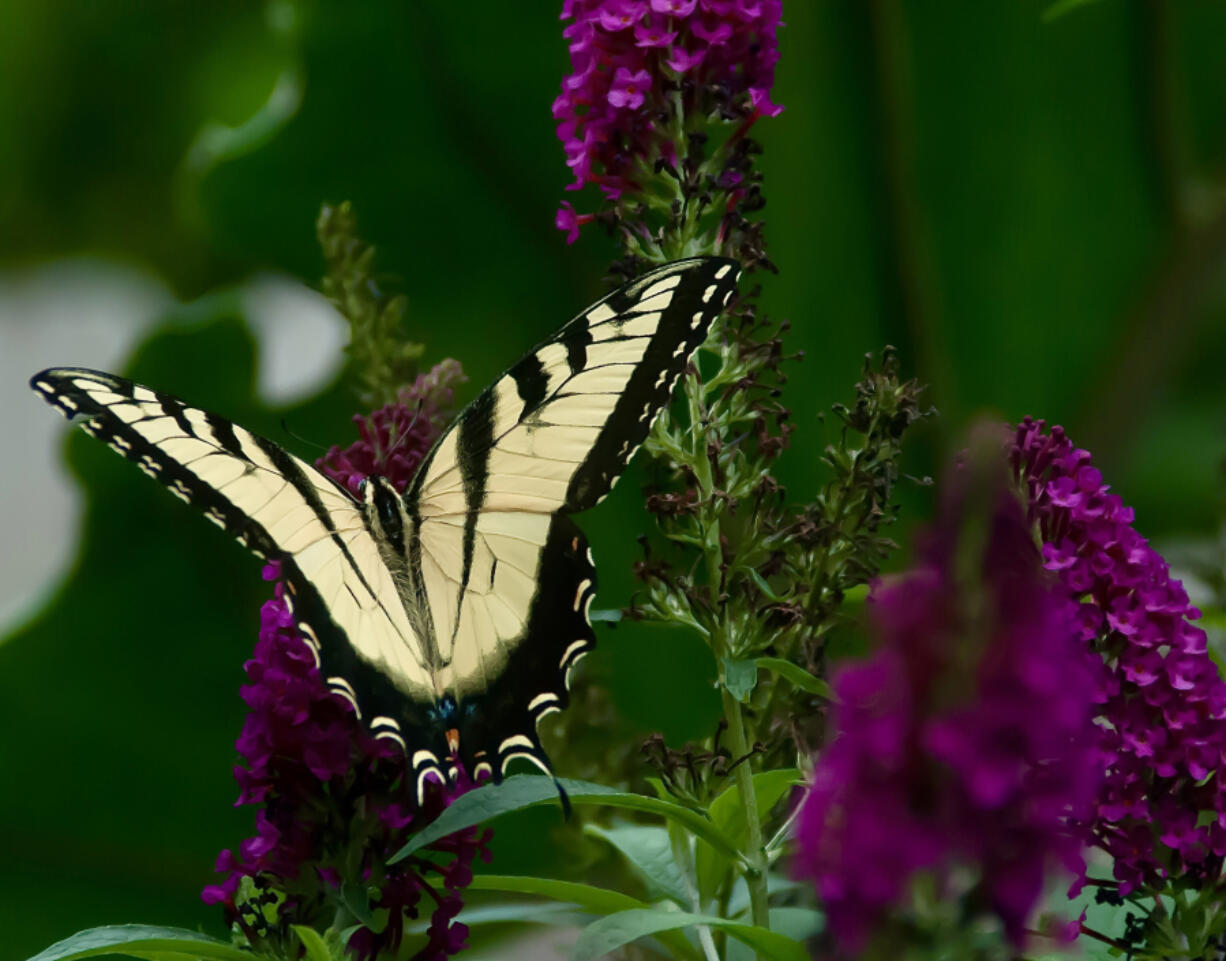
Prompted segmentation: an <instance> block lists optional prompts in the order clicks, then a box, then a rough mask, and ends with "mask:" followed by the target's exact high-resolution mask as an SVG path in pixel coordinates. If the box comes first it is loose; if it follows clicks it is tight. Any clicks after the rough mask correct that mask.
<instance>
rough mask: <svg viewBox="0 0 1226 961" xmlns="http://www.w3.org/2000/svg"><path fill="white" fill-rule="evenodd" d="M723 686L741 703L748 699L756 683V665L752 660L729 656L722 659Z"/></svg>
mask: <svg viewBox="0 0 1226 961" xmlns="http://www.w3.org/2000/svg"><path fill="white" fill-rule="evenodd" d="M723 664H724V687H726V688H728V692H729V693H730V694H731V695H732V696H733V697H735V698H736V699H737V700H738V701H740V702H741V703H744V702H745V701H748V700H749V695H750V694H752V693H753V689H754V685H755V684H757V683H758V665H757V663H755V662H754V661H739V660H734V659H733V658H731V657H725V658H724V659H723Z"/></svg>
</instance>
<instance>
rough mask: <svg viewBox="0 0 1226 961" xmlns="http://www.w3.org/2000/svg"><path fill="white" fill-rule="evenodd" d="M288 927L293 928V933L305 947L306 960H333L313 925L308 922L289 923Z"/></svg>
mask: <svg viewBox="0 0 1226 961" xmlns="http://www.w3.org/2000/svg"><path fill="white" fill-rule="evenodd" d="M290 927H291V928H293V929H294V934H296V935H298V940H299V941H301V942H302V946H303V947H304V948H306V956H307V961H333V958H332V952H331V951H329V950H328V945H327V944H325V943H324V939H323V937H322V936H321V935H320V933H319V932H318V931H316V930H315V929H314V928H313V927H311V926H310V925H308V924H291V925H290Z"/></svg>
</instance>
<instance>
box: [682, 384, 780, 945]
mask: <svg viewBox="0 0 1226 961" xmlns="http://www.w3.org/2000/svg"><path fill="white" fill-rule="evenodd" d="M685 392H686V400H687V402H688V404H689V413H690V436H691V438H692V439H693V443H694V447H695V450H694V454H695V456H694V459H693V464H694V475H695V478H696V479H697V481H698V488H699V491H700V492H701V494H702V495H703V496H702V503H703V505H704V506H703V508H702V509H701V511H700V512H699V522H700V525H701V530H702V542H703V554H704V557H705V560H706V565H707V592H708V602H709V604H710V607H711V616H712V625H711V646H712V648H713V650H714V652H715V655H716V657H717V658H719V659H721V661H722V659H723V658H724V657H727V656H728V655H729V654H730V653H731V651H732V645H731V644H730V638H729V632H728V627H727V622H726V619H725V613H724V604H723V598H722V594H723V572H722V566H723V553H722V550H721V548H720V542H719V508H718V506H717V501H716V500H715V498H714V497H713V496H712V495H713V493H714V487H715V483H714V479H713V477H712V475H711V463H710V461H709V460H708V459H707V451H706V447H707V410H706V405H705V403H704V400H703V395H704V392H705V388H704V385H703V383H702V381H701V379H700V378H699V377H687V378H686V379H685ZM720 696H721V698H722V699H723V707H724V719H725V720H726V721H727V722H728V747H729V749H730V750H731V751H732V756H733V758H736V759H741V758H745V757H746V756H747V755H748V754H749V745H748V743H747V741H746V738H745V718H744V716H743V714H742V713H741V703H740V701H738V700H737V699H736V698H735V697H734V696H733V695H732V692H731V691H729V690H728V688H727V687H726V686H724V685H723V683H722V679H721V685H720ZM736 779H737V787H738V788H739V790H740V796H741V806H742V808H743V809H744V812H745V829H746V836H747V837H748V838H749V850H748V851H746V852H745V856H746V860H747V862H748V863H747V864H746V865H745V868H744V874H745V884H746V886H747V887H748V888H749V904H750V908H751V911H752V916H753V923H754V924H756V925H758V926H759V927H762V928H767V929H769V928H770V909H769V905H768V902H767V892H766V867H767V864H766V849H765V844H764V842H763V838H762V825H761V823H760V822H759V821H758V797H757V793H756V792H755V790H754V783H753V769H752V767H751V766H750V764H749V762H748V761H742V763H740V764H738V765H737V766H736Z"/></svg>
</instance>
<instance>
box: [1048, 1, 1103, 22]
mask: <svg viewBox="0 0 1226 961" xmlns="http://www.w3.org/2000/svg"><path fill="white" fill-rule="evenodd" d="M1096 2H1097V0H1057V2H1056V3H1053V4H1052V5H1051V6H1050V7H1048V8H1047V9H1046V10H1044V11H1043V17H1042V19H1043V22H1044V23H1051V22H1052V21H1053V20H1058V19H1060V18H1061V17H1063V16H1064V15H1065V14H1066V13H1072V12H1073V11H1074V10H1076V9H1077V8H1078V7H1084V6H1087V5H1089V4H1091V3H1096Z"/></svg>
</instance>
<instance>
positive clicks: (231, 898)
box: [202, 361, 490, 961]
mask: <svg viewBox="0 0 1226 961" xmlns="http://www.w3.org/2000/svg"><path fill="white" fill-rule="evenodd" d="M461 376H462V375H461V374H460V371H459V365H458V364H456V363H455V362H454V361H445V362H444V363H442V364H440V365H438V366H437V367H435V368H434V370H432V371H431V372H430V373H429V374H426V375H424V376H422V377H419V378H418V379H417V381H416V382H415V383H414V384H413V385H412V386H410V387H408V388H406V389H405V390H404V391H402V392H401V396H400V402H399V403H398V404H391V405H388V406H387V407H384V408H382V409H381V410H378V411H375V412H374V413H373V414H371V415H370V416H369V417H357V418H355V421H356V422H357V423H358V427H359V431H360V432H361V433H362V440H360V441H358V442H357V443H355V444H352V445H350V447H348V448H346V449H345V450H344V451H341V450H340V448H337V447H334V448H332V449H331V450H330V451H329V452H328V454H327V455H325V457H324V458H322V459H321V462H320V464H319V466H320V469H321V470H323V471H325V473H328V474H329V475H330V476H332V477H334V479H336V480H337V481H338V482H339V483H342V484H344V485H345V486H346V487H348V488H349V489H350V490H352V491H354V492H355V493H356V488H357V485H358V483H360V481H361V480H362V479H363V478H364V477H365V476H367V474H368V473H373V472H375V471H378V472H380V473H382V474H384V476H388V477H389V478H390V479H392V481H393V482H394V483H396V484H397V486H398V487H400V488H401V489H403V487H404V485H405V484H406V483H407V482H408V480H409V478H410V477H411V475H412V471H413V470H414V469H415V468H416V466H417V464H419V463H420V462H421V460H422V458H423V457H424V456H425V454H426V452H427V451H428V450H429V447H430V445H431V444H433V442H434V441H435V439H437V436H438V434H439V432H440V429H441V423H442V421H443V420H444V419H445V417H446V415H447V413H448V408H449V407H450V404H451V391H452V388H453V386H454V385H455V384H456V383H457V382H458V381H459V379H460V377H461ZM264 578H265V580H270V581H275V582H276V587H275V588H274V595H273V598H272V599H271V600H269V601H267V602H266V603H265V604H264V606H263V608H262V609H261V611H260V635H259V640H258V642H257V643H256V646H255V651H254V653H253V655H252V657H251V659H250V660H249V661H248V662H247V663H246V665H245V670H246V673H247V680H248V683H247V684H246V685H245V686H244V687H243V688H242V692H241V693H242V697H243V700H244V701H245V702H246V704H247V707H248V715H247V719H246V721H245V723H244V725H243V730H242V733H241V734H240V735H239V738H238V742H237V744H236V747H237V748H238V752H239V754H240V755H241V757H242V759H243V761H244V765H243V766H237V767H235V769H234V776H235V779H236V780H237V782H238V785H239V790H240V793H239V798H238V801H237V802H236V803H237V804H239V805H243V804H258V805H260V809H259V811H258V812H257V814H256V833H255V836H254V837H251V838H248V839H247V840H245V841H243V842H242V844H240V845H239V847H238V849H237V851H229V850H227V851H222V852H221V854H220V856H219V857H218V859H217V866H216V870H217V871H218V873H220V874H223V875H225V878H224V880H223V881H222V882H221V883H219V884H215V885H210V886H209V887H207V888H205V890H204V892H203V894H202V897H203V900H204V901H205V902H206V903H210V904H216V903H220V904H223V905H224V906H225V907H226V909H227V913H228V914H229V916H230V917H231V919H232V920H233V921H234V922H235V923H236V924H237V925H238V926H239V928H240V929H242V930H243V933H244V934H245V935H246V936H247V937H248V939H249V940H251V941H252V942H253V943H258V942H259V941H261V940H264V939H267V938H269V937H270V936H276V934H277V933H278V932H277V930H276V927H277V925H278V924H279V925H280V926H281V927H282V928H283V927H284V926H285V925H288V924H315V923H318V922H323V923H325V924H328V923H332V921H333V919H334V917H335V915H336V912H337V908H338V906H339V905H341V904H342V903H346V899H345V898H342V892H341V889H342V886H343V885H349V886H354V885H356V886H357V887H358V888H360V889H361V890H363V891H366V892H368V893H367V897H368V898H369V904H368V907H369V909H370V911H371V916H372V917H378V918H379V919H380V920H379V923H377V924H371V923H360V924H358V922H357V921H356V920H355V924H357V926H356V929H355V930H354V931H353V932H352V933H351V934H350V935H349V936H348V940H347V946H348V948H349V950H350V952H351V953H352V954H354V955H355V956H356V957H357V958H359V959H368V958H374V957H376V956H378V955H380V954H383V953H389V954H393V955H395V954H396V952H397V951H398V950H399V949H400V946H401V943H402V940H403V938H404V935H405V923H406V920H410V919H416V918H418V917H422V916H425V915H429V917H430V921H429V924H428V926H427V928H426V931H425V943H424V944H423V945H422V946H420V947H419V949H418V950H417V952H416V953H414V954H413V955H412V956H411V957H412V958H415V959H419V961H434V959H443V958H447V957H450V956H451V955H453V954H455V953H456V952H457V951H459V950H460V949H461V948H462V947H463V946H464V944H465V941H466V939H467V936H468V929H467V928H466V927H465V925H463V924H461V923H459V922H456V921H455V920H454V919H455V918H456V916H457V915H458V914H459V912H460V908H461V906H462V904H461V899H460V892H461V891H462V890H463V888H464V887H465V886H467V884H468V883H469V882H470V881H471V879H472V864H473V861H474V860H475V858H476V857H478V856H480V857H482V858H484V859H485V860H488V859H489V850H488V848H487V843H488V840H489V837H490V832H488V831H485V832H481V831H479V830H478V829H468V830H465V831H461V832H458V833H456V834H452V835H449V836H448V837H446V838H443V839H442V840H440V841H438V842H435V843H434V844H432V845H430V846H429V848H428V851H427V852H423V853H429V854H432V855H434V856H435V857H432V858H431V857H411V858H408V859H405V860H403V861H400V862H398V863H396V864H388V859H389V858H390V857H391V856H392V855H393V854H394V853H395V852H396V851H397V850H398V849H399V848H400V847H401V846H402V845H403V844H404V843H405V841H406V840H407V839H408V836H409V834H410V833H411V832H412V831H414V830H417V829H419V828H420V827H421V826H423V825H425V824H428V823H429V822H430V821H432V820H433V819H434V818H435V817H437V815H438V814H439V813H440V812H441V811H442V810H443V808H444V807H446V805H447V804H448V803H450V801H451V800H453V799H454V797H456V796H458V795H459V794H460V793H462V792H463V791H464V790H466V789H467V788H468V787H470V786H471V784H470V783H468V782H467V781H465V780H464V778H463V774H462V773H461V778H460V781H459V783H458V784H457V785H456V787H454V788H447V787H443V786H441V785H440V786H439V787H438V788H437V789H435V790H432V791H428V792H427V794H426V798H425V803H424V806H421V807H419V805H418V803H417V798H416V796H415V794H414V792H413V790H412V779H411V778H410V777H408V776H407V774H406V762H405V757H404V754H403V751H402V750H401V749H400V747H399V746H398V745H395V744H393V743H392V742H390V741H387V740H379V739H376V738H374V737H372V736H371V735H370V734H369V732H368V731H367V730H366V727H365V726H364V725H363V724H362V723H361V721H360V720H359V719H358V717H357V716H356V714H355V713H354V710H353V706H352V705H351V704H350V703H349V702H348V701H347V700H345V699H344V698H343V697H340V696H339V695H337V694H334V693H332V692H331V691H330V690H329V689H328V686H327V685H326V684H325V682H324V680H323V678H322V677H321V676H320V673H319V668H318V666H317V664H316V660H315V656H314V654H313V653H312V651H311V648H310V647H309V646H308V644H307V642H306V640H305V639H304V638H303V636H302V634H301V633H300V632H299V630H298V627H297V624H296V621H295V620H294V617H293V614H292V612H291V609H290V606H289V604H288V603H287V601H286V597H285V590H286V588H285V585H284V583H283V582H282V581H281V579H280V578H281V572H280V565H279V564H277V563H276V562H274V563H271V564H269V565H268V566H266V567H265V569H264ZM439 856H441V858H439ZM247 878H249V879H251V880H252V882H254V884H255V885H256V886H257V888H259V889H262V890H268V889H273V890H276V891H278V892H280V894H281V895H283V897H284V900H283V902H282V903H281V904H280V907H279V909H278V911H279V917H278V918H276V920H275V923H274V924H273V925H271V926H270V925H269V924H267V923H263V924H261V923H259V920H258V915H257V914H255V913H253V912H252V911H251V910H250V906H249V905H247V904H245V903H243V902H244V899H243V897H242V895H241V893H240V888H241V885H242V882H243V880H244V879H247ZM348 897H352V895H349V896H348Z"/></svg>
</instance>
